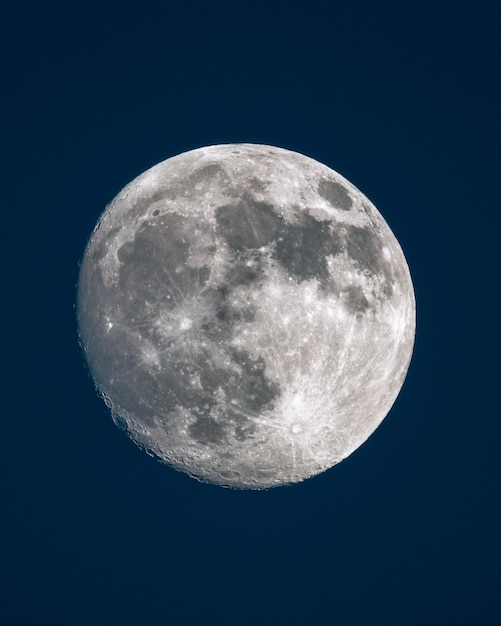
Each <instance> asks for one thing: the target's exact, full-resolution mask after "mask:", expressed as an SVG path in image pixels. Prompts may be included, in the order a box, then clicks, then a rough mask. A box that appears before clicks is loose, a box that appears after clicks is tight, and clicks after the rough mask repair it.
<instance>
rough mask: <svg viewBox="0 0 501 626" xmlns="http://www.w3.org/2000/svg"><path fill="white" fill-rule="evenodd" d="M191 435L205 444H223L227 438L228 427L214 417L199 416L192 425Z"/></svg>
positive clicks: (190, 428)
mask: <svg viewBox="0 0 501 626" xmlns="http://www.w3.org/2000/svg"><path fill="white" fill-rule="evenodd" d="M188 430H189V431H190V435H191V436H192V438H193V439H195V440H196V441H198V442H199V443H201V444H204V445H211V444H212V445H214V444H221V443H223V441H224V440H225V439H226V429H225V428H224V426H223V425H222V424H220V423H219V422H216V420H215V419H213V418H212V417H199V418H197V421H196V422H194V423H193V424H191V425H190V427H189V429H188Z"/></svg>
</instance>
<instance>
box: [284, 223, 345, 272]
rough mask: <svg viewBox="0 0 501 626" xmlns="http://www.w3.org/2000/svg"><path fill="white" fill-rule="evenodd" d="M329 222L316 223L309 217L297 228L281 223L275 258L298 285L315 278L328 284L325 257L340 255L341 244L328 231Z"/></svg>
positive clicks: (333, 234)
mask: <svg viewBox="0 0 501 626" xmlns="http://www.w3.org/2000/svg"><path fill="white" fill-rule="evenodd" d="M330 224H331V222H330V221H320V220H316V219H315V218H314V217H312V216H311V215H310V214H309V213H305V214H304V215H303V217H302V223H301V224H299V225H295V224H285V223H282V224H281V225H280V227H279V231H278V237H277V245H276V250H275V258H276V259H277V260H278V261H279V262H280V263H281V264H282V266H283V267H284V268H285V269H286V270H287V271H288V272H290V273H291V274H292V275H294V276H295V277H296V278H297V279H299V280H300V281H302V280H310V279H312V278H317V279H318V280H319V281H320V282H321V283H323V284H325V283H328V282H329V280H330V275H329V269H328V266H327V258H326V257H327V256H329V255H336V254H339V252H341V249H342V247H341V241H340V239H339V238H338V236H337V234H336V233H335V232H333V231H332V230H331V228H330Z"/></svg>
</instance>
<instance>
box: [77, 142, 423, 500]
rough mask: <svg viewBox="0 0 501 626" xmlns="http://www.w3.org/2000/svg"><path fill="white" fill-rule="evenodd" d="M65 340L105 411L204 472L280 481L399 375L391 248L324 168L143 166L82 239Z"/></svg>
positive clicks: (344, 441) (168, 456) (324, 463)
mask: <svg viewBox="0 0 501 626" xmlns="http://www.w3.org/2000/svg"><path fill="white" fill-rule="evenodd" d="M77 300H78V302H77V319H78V327H79V338H80V343H81V345H82V348H83V350H84V352H85V357H86V361H87V364H88V367H89V370H90V372H91V374H92V377H93V379H94V381H95V384H96V386H97V388H98V390H99V392H100V393H101V395H102V396H103V398H104V399H105V401H106V403H107V405H108V406H109V407H110V409H111V414H112V416H113V419H114V421H115V422H116V423H117V424H118V425H119V426H121V427H122V428H123V429H125V430H126V431H127V433H128V434H129V436H130V438H131V439H132V440H133V441H134V442H135V443H137V444H138V445H139V446H140V447H141V448H143V449H144V450H146V451H148V452H149V453H150V454H152V455H153V456H155V457H157V458H158V459H160V460H161V461H163V462H165V463H167V464H169V465H170V466H172V467H174V468H176V469H178V470H181V471H184V472H187V473H188V474H190V475H191V476H193V477H195V478H197V479H199V480H201V481H205V482H210V483H215V484H219V485H223V486H228V487H235V488H241V489H265V488H269V487H275V486H279V485H285V484H290V483H296V482H299V481H302V480H304V479H306V478H308V477H311V476H314V475H316V474H319V473H320V472H323V471H325V470H327V469H328V468H330V467H332V466H334V465H335V464H337V463H339V462H340V461H342V460H343V459H345V458H346V457H347V456H348V455H350V454H351V453H352V452H353V451H354V450H356V449H357V448H358V447H359V446H360V445H361V444H362V443H363V442H364V441H365V440H366V439H367V438H368V437H369V436H370V435H371V433H372V432H373V431H374V430H375V429H376V428H377V427H378V425H379V424H380V423H381V422H382V420H383V419H384V417H385V416H386V415H387V413H388V411H389V410H390V408H391V406H392V405H393V403H394V401H395V399H396V397H397V395H398V393H399V391H400V389H401V387H402V384H403V381H404V378H405V376H406V373H407V369H408V366H409V362H410V359H411V355H412V349H413V344H414V334H415V300H414V290H413V286H412V281H411V277H410V273H409V269H408V266H407V263H406V260H405V257H404V255H403V253H402V250H401V248H400V245H399V243H398V241H397V239H396V238H395V236H394V235H393V233H392V231H391V230H390V228H389V227H388V225H387V224H386V222H385V220H384V219H383V217H382V216H381V214H380V213H379V212H378V211H377V209H376V208H375V206H374V205H373V204H372V203H371V202H370V201H369V200H368V199H367V198H366V197H365V196H364V195H363V194H362V193H361V192H360V191H359V190H358V189H357V188H356V187H354V186H353V185H352V184H351V183H350V182H348V181H347V180H346V179H345V178H343V177H342V176H341V175H340V174H338V173H337V172H335V171H334V170H332V169H330V168H328V167H327V166H325V165H322V164H321V163H319V162H317V161H315V160H313V159H311V158H309V157H306V156H303V155H301V154H299V153H296V152H292V151H289V150H284V149H282V148H276V147H272V146H265V145H257V144H228V145H216V146H209V147H205V148H199V149H197V150H192V151H190V152H186V153H184V154H180V155H178V156H175V157H173V158H170V159H167V160H166V161H163V162H162V163H159V164H158V165H156V166H155V167H152V168H151V169H149V170H147V171H146V172H144V173H143V174H142V175H141V176H139V177H138V178H136V179H135V180H133V181H132V182H131V183H130V184H129V185H127V186H126V187H125V188H124V189H123V190H122V191H121V192H120V193H119V194H118V195H117V196H116V198H115V199H114V200H113V201H112V202H111V204H110V205H109V206H108V207H107V208H106V210H105V211H104V213H103V214H102V216H101V218H100V220H99V223H98V224H97V226H96V228H95V230H94V232H93V234H92V236H91V238H90V240H89V243H88V245H87V248H86V250H85V254H84V256H83V260H82V263H81V267H80V277H79V283H78V298H77Z"/></svg>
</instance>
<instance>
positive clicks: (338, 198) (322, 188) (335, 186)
mask: <svg viewBox="0 0 501 626" xmlns="http://www.w3.org/2000/svg"><path fill="white" fill-rule="evenodd" d="M318 193H319V194H320V195H321V196H322V198H324V199H325V200H327V202H328V203H329V204H330V205H331V206H333V207H334V208H335V209H341V210H342V211H349V210H350V209H351V207H352V206H353V201H352V199H351V198H350V196H349V194H348V192H347V191H346V189H345V188H344V187H343V185H341V184H340V183H337V182H335V181H333V180H329V179H323V180H321V181H320V183H319V184H318Z"/></svg>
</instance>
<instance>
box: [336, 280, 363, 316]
mask: <svg viewBox="0 0 501 626" xmlns="http://www.w3.org/2000/svg"><path fill="white" fill-rule="evenodd" d="M343 301H344V306H345V307H346V308H347V309H348V311H350V312H351V313H353V314H354V315H355V316H356V315H360V314H362V313H365V311H367V309H369V308H370V304H369V301H368V300H367V298H366V297H365V295H364V290H363V289H362V287H360V286H359V285H355V286H353V287H350V288H349V289H348V290H347V291H346V292H345V297H344V299H343Z"/></svg>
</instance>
